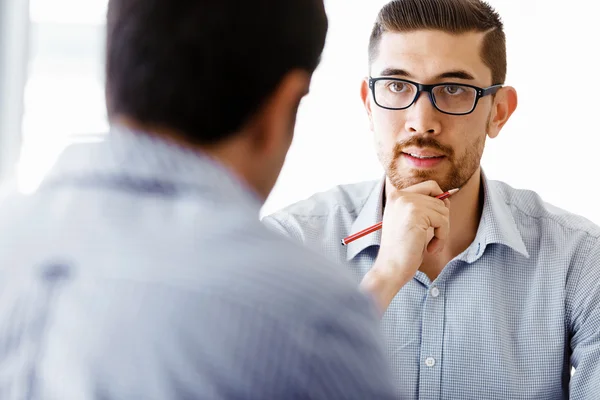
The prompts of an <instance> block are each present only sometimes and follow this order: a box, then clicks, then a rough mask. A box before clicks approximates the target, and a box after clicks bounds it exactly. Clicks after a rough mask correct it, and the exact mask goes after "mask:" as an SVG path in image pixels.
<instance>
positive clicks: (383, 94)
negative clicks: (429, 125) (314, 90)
mask: <svg viewBox="0 0 600 400" xmlns="http://www.w3.org/2000/svg"><path fill="white" fill-rule="evenodd" d="M369 88H371V92H372V93H373V100H374V101H375V104H377V105H378V106H379V107H381V108H385V109H388V110H404V109H407V108H408V107H410V106H412V105H413V104H414V103H415V101H417V99H418V98H419V95H420V94H421V92H427V94H428V95H429V100H431V104H433V106H434V107H435V108H436V109H437V110H438V111H440V112H442V113H444V114H450V115H466V114H470V113H472V112H473V110H475V107H477V102H478V101H479V99H480V98H482V97H484V96H488V95H491V94H495V93H496V92H497V91H498V90H500V88H502V85H493V86H490V87H487V88H480V87H477V86H472V85H466V84H463V83H437V84H435V85H422V84H420V83H417V82H412V81H407V80H406V79H398V78H387V77H381V78H369Z"/></svg>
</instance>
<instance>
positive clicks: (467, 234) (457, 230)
mask: <svg viewBox="0 0 600 400" xmlns="http://www.w3.org/2000/svg"><path fill="white" fill-rule="evenodd" d="M482 189H483V187H482V185H481V167H479V168H477V170H476V171H475V173H474V174H473V176H471V178H470V179H469V180H468V181H467V183H466V184H465V185H463V187H461V188H460V191H459V192H458V193H456V194H454V195H453V196H452V197H451V198H450V235H449V239H448V243H447V245H446V246H445V248H444V251H443V252H442V256H443V257H444V259H447V261H450V260H451V259H452V258H454V257H456V256H457V255H459V254H460V253H462V252H463V251H464V250H465V249H466V248H467V247H469V246H470V245H471V243H472V242H473V240H475V235H477V229H478V228H479V221H480V220H481V213H482V211H483V190H482Z"/></svg>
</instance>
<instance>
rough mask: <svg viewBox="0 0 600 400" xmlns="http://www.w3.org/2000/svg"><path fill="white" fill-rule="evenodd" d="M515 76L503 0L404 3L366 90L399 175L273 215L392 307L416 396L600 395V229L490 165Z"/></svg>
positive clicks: (401, 356)
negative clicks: (496, 1)
mask: <svg viewBox="0 0 600 400" xmlns="http://www.w3.org/2000/svg"><path fill="white" fill-rule="evenodd" d="M505 77H506V44H505V34H504V31H503V25H502V22H501V20H500V17H499V15H498V14H497V13H496V12H495V11H494V10H493V9H492V8H491V7H490V6H489V5H488V4H487V3H485V2H482V1H478V0H396V1H392V2H390V3H388V4H387V5H386V6H384V7H383V9H382V10H381V11H380V13H379V16H378V18H377V21H376V23H375V25H374V27H373V31H372V33H371V38H370V44H369V77H367V78H366V79H365V80H364V82H363V83H362V89H361V96H362V100H363V102H364V105H365V109H366V111H367V115H368V117H369V121H370V128H371V131H372V134H373V138H374V141H375V147H376V150H377V154H378V157H379V160H380V162H381V164H382V166H383V167H384V169H385V177H384V178H383V179H381V180H378V181H375V182H365V183H359V184H353V185H344V186H338V187H336V188H334V189H332V190H330V191H328V192H324V193H319V194H316V195H314V196H313V197H311V198H309V199H307V200H304V201H301V202H299V203H297V204H294V205H292V206H289V207H288V208H286V209H284V210H282V211H280V212H277V213H275V214H274V215H272V216H270V217H267V218H266V219H265V222H266V223H268V224H269V225H271V226H272V227H274V228H275V229H278V230H279V231H281V232H284V233H285V234H287V235H288V236H291V237H293V238H296V239H298V240H300V241H302V242H304V243H305V244H307V245H309V246H311V247H314V248H317V249H319V250H320V251H322V252H324V253H326V254H327V255H328V256H329V257H330V258H332V259H334V260H336V261H339V262H346V263H347V264H348V268H349V269H350V271H352V272H353V273H354V275H355V276H356V278H357V281H359V282H360V285H361V286H362V287H363V288H364V289H365V290H368V291H369V292H371V293H372V294H373V296H374V297H375V298H376V299H377V300H378V303H379V305H380V309H381V311H382V313H383V317H382V325H383V330H384V332H385V334H386V336H387V351H388V355H389V356H390V357H391V359H392V363H393V369H394V375H395V380H396V385H397V388H398V393H399V394H400V395H401V397H402V398H404V399H546V400H551V399H566V398H571V399H593V398H597V397H598V396H599V393H600V241H599V237H600V229H599V228H598V227H597V226H595V225H594V224H592V223H590V222H589V221H587V220H585V219H584V218H581V217H579V216H576V215H573V214H570V213H567V212H565V211H562V210H559V209H557V208H555V207H552V206H550V205H548V204H546V203H544V202H543V201H542V200H541V199H540V198H539V196H538V195H536V194H535V193H533V192H531V191H526V190H516V189H513V188H511V187H510V186H509V185H507V184H505V183H502V182H497V181H493V180H491V179H489V178H488V177H486V175H485V174H484V173H483V171H482V169H481V166H480V161H481V156H482V153H483V149H484V145H485V141H486V138H488V137H489V138H495V137H496V136H498V135H499V133H500V132H501V130H502V128H503V127H504V126H505V124H506V122H507V121H508V120H509V118H510V116H511V114H512V113H513V112H514V111H515V109H516V107H517V94H516V91H515V89H514V88H512V87H510V86H506V85H505ZM524 134H526V133H524ZM507 156H508V157H510V156H509V155H507ZM453 189H460V190H459V191H458V192H457V193H456V194H454V195H453V196H452V197H450V198H449V199H446V200H440V199H436V198H435V197H436V196H439V195H441V194H443V193H445V192H447V191H451V190H453ZM378 222H382V224H383V229H382V230H380V231H376V232H375V233H371V234H369V235H366V236H363V237H361V238H360V239H358V240H354V241H352V242H349V243H348V245H347V246H342V245H341V244H340V240H341V239H344V238H345V237H347V236H350V235H352V234H354V233H357V232H360V231H362V230H363V229H365V228H368V227H370V226H372V225H374V224H376V223H378ZM572 367H574V368H575V373H574V375H573V377H571V374H570V373H571V369H572Z"/></svg>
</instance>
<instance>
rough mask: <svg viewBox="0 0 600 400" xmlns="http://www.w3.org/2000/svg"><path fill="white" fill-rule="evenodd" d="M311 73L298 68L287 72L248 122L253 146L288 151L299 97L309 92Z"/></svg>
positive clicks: (264, 151)
mask: <svg viewBox="0 0 600 400" xmlns="http://www.w3.org/2000/svg"><path fill="white" fill-rule="evenodd" d="M310 79H311V75H310V74H309V73H308V72H306V71H304V70H300V69H296V70H292V71H290V72H288V73H287V74H286V75H285V76H284V77H283V78H282V79H281V81H280V83H279V85H277V87H276V89H275V91H274V92H273V93H272V94H271V96H270V97H269V98H268V99H267V101H266V102H265V103H264V105H263V107H261V108H260V109H259V111H258V112H257V114H256V115H255V116H254V118H253V121H252V122H251V123H250V124H249V125H250V126H251V127H252V128H251V129H250V130H249V131H250V134H251V135H252V143H253V147H254V150H256V151H257V152H258V153H261V154H273V152H280V151H281V149H282V148H285V151H286V152H287V150H288V148H289V147H290V145H291V143H292V139H293V136H294V127H295V124H296V114H297V112H298V107H299V106H300V101H301V100H302V98H303V97H304V96H305V95H306V94H307V93H308V88H309V86H310Z"/></svg>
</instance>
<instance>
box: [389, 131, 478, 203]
mask: <svg viewBox="0 0 600 400" xmlns="http://www.w3.org/2000/svg"><path fill="white" fill-rule="evenodd" d="M485 138H486V135H480V136H478V137H477V138H476V139H475V140H474V141H473V142H472V143H469V144H468V146H467V147H466V148H465V151H464V152H463V154H461V155H457V154H456V152H455V151H454V149H452V148H451V147H448V146H445V145H443V144H441V143H440V142H438V141H437V140H435V139H434V138H432V137H430V136H413V137H411V138H409V139H407V140H405V141H402V142H398V143H396V144H395V145H394V148H393V150H392V151H391V153H388V154H383V153H382V152H381V148H380V151H379V160H380V161H381V163H382V165H383V167H384V168H385V172H386V175H387V177H388V179H389V180H390V182H391V184H392V185H394V187H396V188H397V189H399V190H402V189H405V188H407V187H409V186H413V185H416V184H417V183H421V182H424V181H428V180H434V181H436V182H437V183H438V185H439V186H440V188H441V189H442V190H443V191H444V192H445V191H448V190H450V189H455V188H461V187H462V186H464V185H465V184H466V183H467V181H468V180H469V179H471V177H472V176H473V174H474V173H475V171H477V168H479V163H480V161H481V156H482V155H483V148H484V146H485ZM408 147H418V148H423V149H425V148H426V149H432V150H436V151H437V152H438V153H441V154H442V155H444V156H445V158H446V159H445V160H444V161H445V163H444V164H442V165H440V166H439V167H438V168H434V169H417V168H410V169H403V170H400V169H399V160H400V157H401V156H402V154H403V151H402V150H403V149H406V148H408Z"/></svg>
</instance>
